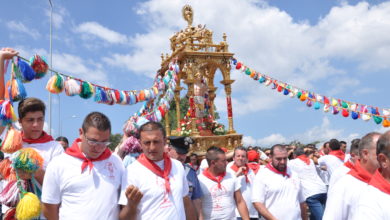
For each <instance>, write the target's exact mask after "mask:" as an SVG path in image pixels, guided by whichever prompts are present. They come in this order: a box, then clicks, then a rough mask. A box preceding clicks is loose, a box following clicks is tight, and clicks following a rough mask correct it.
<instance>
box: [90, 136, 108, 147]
mask: <svg viewBox="0 0 390 220" xmlns="http://www.w3.org/2000/svg"><path fill="white" fill-rule="evenodd" d="M84 137H85V139H86V140H87V143H88V144H89V145H91V146H99V147H107V146H108V145H110V144H111V142H110V141H94V140H90V139H89V138H87V136H86V135H84Z"/></svg>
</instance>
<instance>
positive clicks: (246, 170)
mask: <svg viewBox="0 0 390 220" xmlns="http://www.w3.org/2000/svg"><path fill="white" fill-rule="evenodd" d="M230 168H231V169H232V170H233V171H234V172H236V173H237V172H238V169H239V167H238V166H237V165H236V163H233V165H232V166H231V167H230ZM248 172H249V167H248V165H247V164H245V170H243V171H242V173H243V174H244V176H245V181H246V182H247V183H249V178H248Z"/></svg>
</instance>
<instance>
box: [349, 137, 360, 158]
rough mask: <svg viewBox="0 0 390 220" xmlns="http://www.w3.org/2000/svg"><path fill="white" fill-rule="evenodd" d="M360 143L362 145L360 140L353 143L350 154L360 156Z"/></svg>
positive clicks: (354, 140)
mask: <svg viewBox="0 0 390 220" xmlns="http://www.w3.org/2000/svg"><path fill="white" fill-rule="evenodd" d="M359 143H360V138H356V139H353V140H352V141H351V149H350V150H349V153H354V154H356V155H359Z"/></svg>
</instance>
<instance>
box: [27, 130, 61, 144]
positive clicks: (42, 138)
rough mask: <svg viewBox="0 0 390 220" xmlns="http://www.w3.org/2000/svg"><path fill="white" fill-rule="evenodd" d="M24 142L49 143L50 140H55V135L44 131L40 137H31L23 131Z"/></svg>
mask: <svg viewBox="0 0 390 220" xmlns="http://www.w3.org/2000/svg"><path fill="white" fill-rule="evenodd" d="M22 139H23V142H25V143H28V144H42V143H47V142H49V141H53V140H54V139H53V137H52V136H50V135H48V134H47V133H46V132H44V131H42V135H41V136H40V137H39V138H38V139H29V138H26V137H25V136H24V132H22Z"/></svg>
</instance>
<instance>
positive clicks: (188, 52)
mask: <svg viewBox="0 0 390 220" xmlns="http://www.w3.org/2000/svg"><path fill="white" fill-rule="evenodd" d="M182 15H183V18H184V19H185V20H186V21H187V24H188V26H187V27H186V28H185V29H183V30H180V31H179V32H177V33H175V34H174V35H173V36H172V37H171V38H170V42H171V50H172V53H171V54H170V55H168V54H166V55H165V56H164V55H161V58H162V62H161V67H162V72H164V71H165V69H166V67H167V66H168V63H169V62H170V61H171V60H172V59H177V60H178V64H179V66H180V69H181V71H180V72H179V74H178V78H179V79H178V82H177V86H176V89H175V101H176V114H177V115H176V117H177V119H178V120H177V123H178V125H177V127H178V128H180V91H181V90H183V89H184V88H182V87H181V85H180V84H181V82H184V83H185V84H186V85H187V88H188V92H187V96H188V97H189V101H190V108H192V110H194V111H195V108H196V107H195V104H194V103H193V102H194V98H195V99H196V95H197V94H196V91H194V90H196V89H197V85H198V84H199V80H200V79H205V80H204V82H203V81H202V83H205V84H206V85H205V86H206V87H207V93H208V94H207V95H208V99H209V102H210V113H211V114H212V115H213V113H214V99H215V97H216V90H217V87H215V85H214V77H215V74H216V73H218V72H219V71H217V70H220V72H221V73H222V77H223V80H222V81H220V83H221V84H222V85H223V86H224V90H225V94H226V103H227V114H228V122H229V125H228V133H227V134H226V135H220V136H212V135H210V136H204V135H203V136H201V135H200V133H199V131H198V130H197V127H196V120H197V118H196V115H195V114H193V115H191V126H192V132H191V137H192V138H193V139H194V140H195V143H194V144H193V146H192V151H196V152H204V151H205V150H206V149H207V148H208V147H210V146H219V147H226V148H230V149H232V148H234V147H237V146H239V145H241V139H242V135H240V134H237V133H236V131H235V130H234V128H233V110H232V104H231V93H232V89H231V84H232V83H233V82H234V80H232V79H230V69H231V66H230V60H231V58H232V57H233V53H230V52H229V50H228V49H229V45H228V43H227V41H226V38H227V36H226V34H225V33H224V34H223V37H222V38H223V41H221V42H219V43H214V42H213V32H212V31H211V30H209V29H207V28H206V25H198V26H196V27H194V26H192V22H193V16H194V12H193V9H192V7H191V6H189V5H185V6H184V7H183V9H182ZM168 115H169V114H166V117H165V122H166V130H167V134H168V135H178V134H177V131H171V130H170V127H169V118H168Z"/></svg>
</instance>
